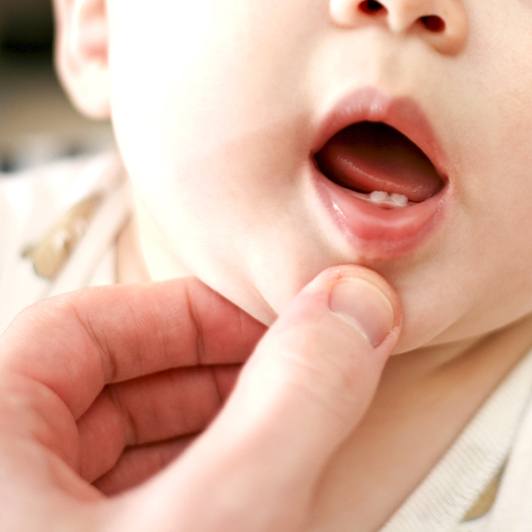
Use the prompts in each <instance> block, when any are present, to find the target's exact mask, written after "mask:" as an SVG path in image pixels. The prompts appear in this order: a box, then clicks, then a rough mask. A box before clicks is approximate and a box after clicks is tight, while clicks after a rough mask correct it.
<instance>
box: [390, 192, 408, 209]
mask: <svg viewBox="0 0 532 532" xmlns="http://www.w3.org/2000/svg"><path fill="white" fill-rule="evenodd" d="M390 199H391V200H392V203H393V204H395V205H397V206H398V207H406V206H407V205H408V198H407V197H406V196H404V195H403V194H392V195H391V196H390Z"/></svg>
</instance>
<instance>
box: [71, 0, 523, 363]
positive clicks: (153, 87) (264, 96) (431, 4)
mask: <svg viewBox="0 0 532 532" xmlns="http://www.w3.org/2000/svg"><path fill="white" fill-rule="evenodd" d="M101 1H102V2H103V0H101ZM92 3H93V4H98V1H97V0H93V2H92ZM99 8H100V11H101V13H100V15H98V16H97V15H95V13H97V12H98V9H97V8H96V7H94V6H93V9H92V13H91V14H86V17H85V18H84V17H83V16H80V21H79V25H80V27H82V28H83V27H84V28H85V30H86V31H87V33H88V34H89V33H90V31H89V30H88V27H89V26H90V24H91V22H90V20H91V19H92V24H93V25H95V26H97V27H99V28H100V30H99V31H93V34H96V35H97V37H93V39H94V40H95V41H96V43H97V45H93V46H92V49H90V48H87V50H88V51H87V52H86V54H85V55H86V57H87V58H86V59H83V61H85V62H86V63H90V62H91V61H93V62H94V61H95V59H94V57H99V59H98V61H99V65H100V66H99V68H100V69H101V70H104V71H105V76H108V80H109V81H108V83H107V82H106V83H103V82H102V81H101V76H103V74H102V72H100V73H99V74H98V76H100V78H98V79H99V81H97V82H95V83H96V85H97V86H98V89H97V90H95V93H96V94H99V95H100V97H101V99H102V100H104V99H107V100H106V102H107V101H108V103H109V109H110V115H111V117H112V121H113V124H114V127H115V132H116V138H117V141H118V146H119V149H120V153H121V155H122V157H123V160H124V164H125V166H126V169H127V171H128V174H129V176H130V178H131V182H132V185H133V190H134V193H135V201H136V205H137V207H138V208H139V212H140V211H143V212H144V213H145V215H146V216H147V217H150V218H151V220H152V222H153V223H154V225H155V226H157V227H158V230H159V231H160V235H161V238H162V239H164V242H165V244H164V245H165V246H167V247H168V249H169V250H170V251H171V253H172V255H173V256H174V257H175V258H176V264H177V263H179V264H181V265H182V266H184V267H185V268H186V269H187V270H188V271H189V272H190V273H192V274H194V275H197V276H198V277H200V278H201V279H203V280H204V281H205V282H206V283H207V284H209V285H210V286H211V287H213V288H214V289H216V290H218V291H219V292H221V293H222V294H223V295H225V296H226V297H228V298H229V299H231V300H233V301H234V302H235V303H237V304H238V305H240V306H241V307H243V308H244V309H246V310H247V311H248V312H250V313H251V314H253V315H254V316H255V317H257V318H258V319H260V320H261V321H263V322H265V323H271V322H272V320H273V319H275V316H276V315H277V313H279V312H280V311H282V310H283V308H284V307H285V306H286V304H287V303H288V302H289V301H290V299H291V298H292V297H293V296H294V295H295V294H296V293H297V292H298V291H299V290H300V289H301V288H302V286H303V285H304V284H306V283H307V282H308V281H310V280H311V279H312V278H313V277H314V276H315V275H317V274H318V273H319V272H320V271H321V270H323V269H325V268H327V267H329V266H333V265H339V264H363V265H366V266H368V267H370V268H373V269H374V270H376V271H378V272H379V273H381V274H382V275H383V276H384V277H385V278H386V279H387V280H388V281H389V282H390V283H391V284H392V285H393V286H395V288H396V289H397V290H398V293H399V296H400V298H401V300H402V302H403V306H404V318H405V322H404V333H403V336H402V339H401V341H400V344H399V346H398V349H397V352H398V353H399V352H405V351H408V350H412V349H414V348H417V347H419V346H422V345H436V344H440V343H444V342H448V341H455V340H459V339H463V338H466V337H470V336H474V335H478V334H481V333H485V332H487V331H490V330H492V329H495V328H498V327H501V326H503V325H505V324H507V323H509V322H511V321H513V320H516V319H518V318H520V317H522V316H524V315H525V314H527V313H530V312H531V311H532V241H531V238H530V234H529V228H528V226H529V225H530V223H531V222H532V210H531V198H532V176H531V175H530V173H531V171H532V54H531V53H528V52H527V50H532V31H531V28H532V2H530V1H528V0H508V1H507V2H504V3H501V2H500V0H484V1H483V2H481V3H479V2H478V1H477V0H430V1H429V0H427V1H423V0H419V1H418V2H409V1H406V0H380V2H375V1H373V2H372V1H366V2H362V1H354V0H351V1H350V0H312V1H310V2H309V0H289V1H278V2H266V1H265V0H231V1H230V2H220V1H219V0H194V1H191V2H184V1H183V2H168V1H167V0H151V2H149V3H146V2H131V1H126V0H109V1H108V2H107V5H106V6H105V8H102V6H99ZM85 19H86V20H85ZM102 28H103V29H102ZM91 31H92V30H91ZM93 44H94V43H93ZM89 52H90V53H89ZM91 54H92V55H91ZM99 54H100V55H99ZM84 68H85V67H84ZM87 68H88V67H87ZM87 72H90V69H89V70H87ZM87 75H88V76H89V77H90V76H93V74H87ZM91 79H92V78H91ZM87 83H90V82H87ZM107 87H108V88H107ZM368 95H369V96H368ZM346 97H347V98H351V99H348V100H347V101H348V104H346V105H348V106H351V107H350V109H351V110H353V109H354V108H357V105H359V106H360V108H361V109H362V110H360V109H359V111H357V112H358V113H359V115H360V116H358V118H359V121H366V125H365V126H364V125H363V126H362V127H359V128H358V130H353V131H355V133H353V136H352V138H351V140H349V142H348V143H347V144H349V143H351V145H352V148H349V145H347V144H346V145H344V146H343V147H342V144H341V142H340V143H338V142H336V144H335V146H333V148H332V151H331V149H329V152H328V153H329V155H328V157H329V160H331V157H332V160H333V163H331V164H330V166H329V169H328V170H327V172H328V173H329V176H327V175H325V174H326V173H327V172H325V170H323V172H319V173H320V174H322V173H323V175H321V176H319V177H316V173H317V172H316V163H315V161H316V153H314V152H313V149H315V148H316V147H318V145H317V144H316V143H317V142H318V139H319V138H320V137H319V135H320V132H321V133H323V131H324V126H323V124H324V122H325V121H326V119H327V117H328V116H330V113H331V111H332V110H333V109H334V108H335V106H336V105H337V104H338V103H339V102H341V101H343V100H344V103H345V98H346ZM357 98H358V100H357ZM364 99H365V100H364ZM361 100H364V101H365V103H360V101H361ZM357 102H359V103H357ZM394 102H395V103H394ZM397 102H399V103H397ZM364 106H365V107H364ZM394 106H395V107H394ZM103 107H105V105H103ZM390 109H391V110H392V111H390ZM394 109H395V111H394ZM412 109H416V112H419V115H420V116H421V117H424V118H425V120H426V122H427V131H424V132H423V133H419V131H418V133H416V128H417V129H420V128H421V126H420V125H419V124H420V123H421V119H420V118H419V117H418V116H417V115H415V114H413V113H414V111H412ZM409 110H410V111H409ZM355 114H356V113H355ZM405 116H406V118H405ZM408 116H410V118H408ZM412 116H415V117H417V118H416V119H413V118H412ZM401 117H402V118H401ZM371 120H373V124H372V125H371V124H370V126H368V125H367V121H371ZM379 121H380V122H383V123H384V122H386V121H388V122H394V124H393V125H394V126H395V127H394V128H392V126H391V125H390V124H388V126H384V125H382V124H381V126H378V122H379ZM405 124H406V125H405ZM416 124H417V125H416ZM346 125H347V124H346ZM364 128H366V129H364ZM401 128H405V131H406V130H408V131H406V133H408V134H407V136H408V137H409V138H410V139H414V138H415V137H416V136H417V137H419V138H418V139H417V140H419V142H416V144H418V145H419V146H421V145H422V144H423V143H425V146H424V147H426V148H427V149H426V150H425V151H426V153H427V155H430V157H429V159H430V168H429V167H428V166H427V165H426V161H424V162H422V161H421V156H420V154H419V153H415V152H414V148H413V145H409V146H408V147H407V146H406V144H402V143H403V142H404V139H403V140H400V137H399V133H398V130H400V129H401ZM330 132H333V131H332V130H331V131H330ZM431 134H432V135H433V138H432V140H430V139H429V137H430V135H431ZM378 139H381V142H382V143H384V144H385V146H384V148H386V145H387V143H388V145H389V146H388V147H390V146H393V147H394V149H395V152H393V150H392V151H390V149H388V150H387V151H386V149H384V151H380V152H379V151H378V150H377V151H376V149H375V148H374V145H375V144H378V142H379V140H378ZM422 139H424V140H422ZM427 139H429V140H427ZM321 140H322V141H324V140H327V139H325V138H322V139H321ZM357 142H358V143H359V144H358V146H359V147H358V148H357ZM330 146H331V145H330ZM346 146H347V147H346ZM360 146H363V147H365V149H360ZM319 147H322V146H319ZM334 149H336V150H340V151H337V152H336V156H335V155H334V153H335V152H334ZM342 150H343V151H342ZM350 150H351V151H350ZM392 152H393V153H395V155H390V153H392ZM429 152H430V154H429ZM368 153H373V155H372V156H369V155H367V154H368ZM438 153H439V155H437V154H438ZM331 154H332V155H331ZM338 154H340V155H338ZM342 154H343V155H344V156H345V157H344V163H345V161H346V160H347V162H348V163H349V164H348V166H351V167H353V165H354V166H356V165H357V164H358V165H359V166H362V167H363V168H364V169H366V170H367V172H366V177H368V175H369V177H368V179H369V180H370V184H369V185H368V184H367V183H366V185H367V187H366V190H365V192H366V195H368V194H367V193H368V192H370V191H371V189H375V191H377V190H379V186H377V184H375V183H377V181H376V180H378V179H380V181H379V183H381V186H380V188H382V189H383V191H388V192H395V193H400V192H401V191H402V192H405V194H403V195H406V196H407V197H408V196H409V195H411V194H412V191H413V190H414V189H416V187H417V188H418V189H419V187H420V186H421V187H423V186H425V184H426V182H429V184H430V179H432V180H433V181H432V182H433V183H434V182H435V181H434V175H437V176H438V177H437V180H438V181H437V183H438V185H437V187H435V190H431V191H430V192H428V193H423V194H425V195H423V194H422V196H423V197H422V198H421V200H422V201H420V198H417V200H418V201H420V203H418V204H417V205H412V202H409V204H408V205H407V206H406V207H392V206H391V205H376V204H371V203H368V202H367V200H366V199H362V198H361V197H358V199H354V198H353V197H352V196H351V197H349V196H348V195H349V192H346V188H351V189H355V190H360V189H361V186H360V183H361V181H360V180H361V179H362V178H363V176H362V173H364V172H362V173H361V171H359V172H358V174H357V173H356V172H355V173H354V174H353V173H351V174H349V172H351V171H350V170H346V172H347V173H348V174H349V176H348V177H345V176H344V183H343V184H344V188H342V187H339V185H338V184H336V185H334V184H332V185H331V183H332V180H333V179H335V180H336V181H338V179H337V177H338V173H341V164H342V163H341V157H340V156H341V155H342ZM335 157H336V158H335ZM393 157H396V158H397V160H394V158H393ZM409 157H410V160H409ZM438 157H439V159H438V161H439V163H441V167H440V168H437V169H436V166H437V164H439V163H437V161H436V158H438ZM325 158H327V157H325ZM346 158H347V159H346ZM379 161H380V162H379ZM382 161H384V163H382ZM380 163H382V164H383V165H384V166H382V164H381V166H379V164H380ZM423 165H425V166H423ZM433 165H434V166H433ZM344 166H345V165H344ZM383 167H385V168H384V170H383ZM368 168H369V170H368ZM397 168H401V170H400V171H399V170H397ZM430 172H432V174H433V176H432V177H431V178H430V179H429V177H428V175H429V174H430ZM409 175H410V177H408V176H409ZM412 176H414V177H412ZM328 177H329V178H330V179H328ZM346 179H347V180H351V181H349V183H347V185H346V182H345V180H346ZM409 179H413V181H414V182H413V184H412V183H411V184H410V185H409V184H408V180H409ZM319 180H321V181H319ZM362 180H363V179H362ZM424 180H425V181H424ZM427 180H428V181H427ZM440 180H441V181H440ZM325 181H328V183H327V184H325ZM405 182H406V183H407V184H406V185H405V184H404V183H405ZM324 186H325V187H329V188H324ZM331 186H334V187H336V189H335V190H334V191H332V192H331V190H332V189H331V188H330V187H331ZM427 186H428V185H427ZM345 187H346V188H345ZM401 187H403V188H401ZM404 187H406V188H404ZM409 187H410V188H409ZM338 188H342V190H338ZM429 188H430V187H429ZM323 190H329V192H330V194H329V196H327V194H326V193H324V192H323ZM320 191H321V192H320ZM324 194H325V196H327V197H326V198H325V196H324ZM427 194H432V196H433V197H432V198H430V197H429V198H426V197H425V196H426V195H427ZM434 194H439V195H440V196H438V197H439V198H440V197H442V198H444V199H443V200H442V201H439V200H438V201H439V202H438V203H437V204H436V203H435V205H436V206H433V207H431V209H432V210H430V209H429V210H427V209H425V211H423V212H424V214H423V215H422V214H415V213H414V211H408V209H418V210H419V209H421V210H422V209H424V207H423V206H421V207H420V205H421V203H423V202H430V201H432V202H433V203H434ZM324 198H325V199H324ZM327 198H328V199H327ZM409 199H412V198H409ZM400 201H401V200H399V202H400ZM335 208H336V209H337V211H336V214H337V216H336V217H335V212H334V210H335ZM400 209H402V210H401V212H399V210H400ZM338 210H340V211H342V212H340V213H338ZM379 210H380V212H379ZM409 212H412V213H414V214H409ZM420 212H421V211H420ZM423 216H425V218H426V220H425V218H424V219H423V220H425V221H423V220H421V221H420V219H421V218H423ZM416 217H417V218H416ZM411 218H416V221H415V222H412V221H411ZM139 220H140V219H139ZM368 220H369V221H368ZM383 220H384V221H383ZM422 222H423V223H422ZM141 223H142V221H141ZM342 224H343V225H342ZM409 224H410V225H409ZM416 224H417V225H416ZM401 226H403V227H406V229H404V230H402V229H400V227H401ZM383 227H384V228H383ZM401 231H402V232H401ZM405 235H406V236H405ZM396 244H397V245H396Z"/></svg>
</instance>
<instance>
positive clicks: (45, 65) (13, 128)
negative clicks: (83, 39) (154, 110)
mask: <svg viewBox="0 0 532 532" xmlns="http://www.w3.org/2000/svg"><path fill="white" fill-rule="evenodd" d="M50 4H51V0H0V169H3V170H4V171H5V170H12V169H14V168H17V169H20V168H22V167H26V166H29V165H32V164H38V163H41V162H43V161H46V160H48V159H50V158H54V157H58V156H62V155H66V154H70V153H78V152H85V151H93V150H98V149H101V148H102V147H104V146H106V145H109V144H110V142H111V134H110V128H109V126H108V124H103V123H98V122H92V121H89V120H86V119H84V118H83V117H81V116H80V115H79V114H78V113H77V111H75V110H74V109H73V107H72V106H71V105H70V103H69V101H68V100H67V99H66V97H65V95H64V93H63V91H62V90H61V88H60V86H59V83H58V81H57V78H56V76H55V72H54V70H53V65H52V24H51V20H52V17H51V5H50Z"/></svg>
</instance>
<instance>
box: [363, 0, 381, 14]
mask: <svg viewBox="0 0 532 532" xmlns="http://www.w3.org/2000/svg"><path fill="white" fill-rule="evenodd" d="M358 9H360V11H362V13H366V14H367V15H373V14H374V13H379V12H380V11H383V12H385V11H386V8H385V7H384V6H383V5H382V4H381V3H380V2H377V0H364V1H363V2H361V3H360V4H359V6H358Z"/></svg>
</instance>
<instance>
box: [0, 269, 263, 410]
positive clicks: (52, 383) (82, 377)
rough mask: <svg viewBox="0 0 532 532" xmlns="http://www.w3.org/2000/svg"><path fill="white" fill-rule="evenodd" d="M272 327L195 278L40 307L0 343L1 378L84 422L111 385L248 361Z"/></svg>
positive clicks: (88, 293) (111, 289)
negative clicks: (33, 385) (54, 399)
mask: <svg viewBox="0 0 532 532" xmlns="http://www.w3.org/2000/svg"><path fill="white" fill-rule="evenodd" d="M265 330H266V327H265V326H264V325H262V324H261V323H259V322H258V321H256V320H255V319H253V318H252V317H251V316H249V315H248V314H246V313H245V312H244V311H243V310H242V309H240V308H238V307H236V306H235V305H233V304H232V303H231V302H229V301H228V300H227V299H225V298H223V297H222V296H221V295H220V294H218V293H216V292H214V291H213V290H212V289H210V288H209V287H207V286H206V285H205V284H203V283H202V282H201V281H199V280H198V279H196V278H194V277H187V278H182V279H177V280H172V281H166V282H162V283H149V284H143V285H116V286H106V287H97V288H88V289H84V290H82V291H79V292H73V293H70V294H66V295H61V296H57V297H54V298H51V299H49V300H45V301H42V302H39V303H37V304H35V305H33V306H32V307H30V308H29V309H27V310H26V311H24V312H23V313H21V315H19V317H17V318H16V319H15V321H14V322H13V323H12V324H11V326H10V327H9V329H8V330H7V331H6V332H5V333H4V335H3V336H2V337H1V338H0V371H2V372H5V371H6V370H7V371H8V372H14V373H15V374H17V375H21V376H23V377H28V378H30V379H32V380H35V381H38V382H40V383H42V384H44V385H45V386H47V387H48V388H50V389H51V390H53V391H54V392H55V393H56V394H57V395H58V396H59V397H60V398H61V399H62V400H63V401H64V402H65V403H66V405H67V406H68V407H69V409H70V411H71V412H72V415H73V416H74V418H78V417H79V416H80V415H81V414H82V413H83V412H84V411H85V410H86V409H87V408H88V407H89V406H90V404H91V403H92V402H93V400H94V399H95V397H96V396H97V395H98V394H99V393H100V391H101V390H102V389H103V387H104V386H105V385H106V384H109V383H112V382H120V381H125V380H129V379H134V378H136V377H140V376H143V375H147V374H151V373H157V372H160V371H164V370H167V369H171V368H178V367H191V366H196V365H217V364H235V363H239V362H242V361H243V360H245V359H246V358H247V357H248V355H249V354H250V353H251V351H252V350H253V348H254V346H255V344H256V343H257V341H258V340H259V339H260V337H261V336H262V334H263V333H264V332H265Z"/></svg>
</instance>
